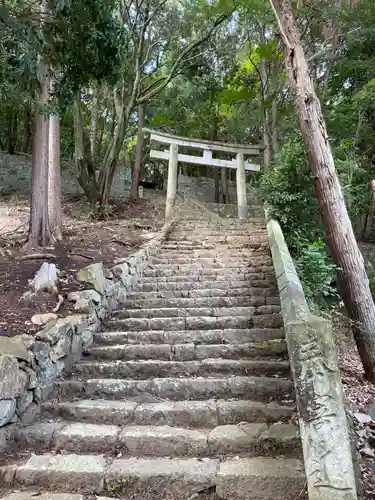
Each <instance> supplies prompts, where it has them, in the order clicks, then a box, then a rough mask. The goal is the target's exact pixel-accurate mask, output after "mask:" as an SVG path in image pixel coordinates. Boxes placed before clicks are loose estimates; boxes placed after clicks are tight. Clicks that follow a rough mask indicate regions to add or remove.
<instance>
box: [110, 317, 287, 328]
mask: <svg viewBox="0 0 375 500" xmlns="http://www.w3.org/2000/svg"><path fill="white" fill-rule="evenodd" d="M282 326H283V322H282V318H281V315H280V314H259V315H251V314H248V315H246V316H235V315H232V316H185V317H176V316H173V317H163V318H127V319H113V320H110V321H108V322H107V328H108V329H110V330H132V331H140V330H164V331H166V330H168V331H171V330H173V331H175V330H217V329H218V330H222V329H228V328H229V329H232V328H245V329H249V328H281V327H282Z"/></svg>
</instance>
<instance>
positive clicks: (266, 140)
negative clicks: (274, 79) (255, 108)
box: [260, 61, 271, 169]
mask: <svg viewBox="0 0 375 500" xmlns="http://www.w3.org/2000/svg"><path fill="white" fill-rule="evenodd" d="M260 73H261V84H262V102H261V106H262V118H263V144H264V146H265V149H264V153H263V156H264V168H265V169H268V168H269V166H270V163H271V135H270V124H269V122H270V119H269V109H268V104H267V97H268V87H269V84H268V72H267V66H266V62H265V61H263V62H262V65H261V70H260Z"/></svg>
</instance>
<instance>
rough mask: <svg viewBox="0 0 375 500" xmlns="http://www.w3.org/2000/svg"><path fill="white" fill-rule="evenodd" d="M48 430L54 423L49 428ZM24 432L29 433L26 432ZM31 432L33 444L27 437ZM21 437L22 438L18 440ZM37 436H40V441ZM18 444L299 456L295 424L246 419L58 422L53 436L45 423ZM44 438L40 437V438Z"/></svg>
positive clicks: (140, 453)
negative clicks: (206, 423)
mask: <svg viewBox="0 0 375 500" xmlns="http://www.w3.org/2000/svg"><path fill="white" fill-rule="evenodd" d="M51 428H53V424H52V426H51ZM27 433H28V434H27ZM33 434H35V436H37V439H36V440H35V442H33V441H32V439H30V435H33ZM23 435H24V436H25V438H26V439H25V441H24V440H23ZM41 436H42V440H41ZM17 438H18V444H19V445H21V446H23V448H24V447H25V445H26V446H27V447H29V448H35V446H40V445H41V446H42V447H43V448H44V449H45V450H51V449H53V450H55V451H57V452H60V453H61V452H64V453H65V452H71V453H73V452H75V451H77V450H79V452H80V453H82V454H85V453H107V454H110V455H112V456H117V455H118V454H119V453H121V455H122V456H123V457H127V456H131V457H138V458H142V457H210V458H214V457H217V456H219V455H221V456H225V455H233V454H241V455H242V456H258V455H260V454H262V455H267V456H274V455H277V454H280V453H282V454H284V455H289V456H296V455H299V454H300V439H299V434H298V428H297V426H295V425H294V424H283V423H275V424H271V425H269V424H267V423H246V422H241V423H239V424H237V425H220V426H217V427H214V428H212V429H208V428H207V429H206V428H200V429H189V428H186V427H178V426H169V425H158V426H152V425H127V426H124V425H121V426H120V425H119V426H117V425H106V424H92V423H85V422H83V423H82V422H66V423H64V422H58V423H56V424H55V429H54V431H53V432H52V434H49V433H46V432H45V425H44V423H43V422H42V423H37V424H34V425H32V426H29V428H28V429H24V430H21V431H20V432H19V434H18V436H17ZM43 438H44V441H43Z"/></svg>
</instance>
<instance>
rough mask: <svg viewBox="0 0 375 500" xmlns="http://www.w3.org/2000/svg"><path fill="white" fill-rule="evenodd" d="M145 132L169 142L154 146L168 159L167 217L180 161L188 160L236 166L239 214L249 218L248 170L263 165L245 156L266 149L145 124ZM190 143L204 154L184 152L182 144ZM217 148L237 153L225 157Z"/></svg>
mask: <svg viewBox="0 0 375 500" xmlns="http://www.w3.org/2000/svg"><path fill="white" fill-rule="evenodd" d="M143 132H145V133H149V134H151V137H150V139H151V141H154V142H157V143H159V144H169V149H167V150H164V151H159V150H156V149H151V151H150V158H157V159H159V160H168V161H169V165H168V182H167V200H166V208H165V218H166V219H169V218H170V217H171V215H172V210H173V207H174V204H175V200H176V190H177V164H178V162H179V161H181V162H184V163H193V164H195V165H208V166H211V167H219V168H235V169H236V187H237V205H238V218H239V219H246V218H247V214H248V207H247V195H246V174H245V172H246V170H252V171H255V172H259V170H260V165H254V164H253V163H249V162H248V161H246V160H245V156H250V155H258V154H259V153H260V152H261V151H263V150H264V146H261V145H247V144H226V143H224V142H215V141H205V140H201V139H189V138H187V137H177V136H175V135H171V134H166V133H164V132H159V131H157V130H152V129H148V128H144V129H143ZM179 146H183V147H189V148H193V149H202V150H203V156H193V155H188V154H181V153H179V152H178V147H179ZM213 151H218V152H225V153H229V154H231V155H233V156H234V158H233V159H232V160H223V159H220V158H214V157H213V155H212V153H213Z"/></svg>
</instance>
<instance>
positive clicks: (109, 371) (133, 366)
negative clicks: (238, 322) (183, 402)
mask: <svg viewBox="0 0 375 500" xmlns="http://www.w3.org/2000/svg"><path fill="white" fill-rule="evenodd" d="M185 345H189V344H185ZM75 373H77V374H80V375H82V376H83V377H84V378H96V377H108V378H132V379H144V378H146V377H147V378H153V377H159V378H162V377H187V376H190V377H210V376H226V375H235V376H247V375H261V376H269V377H284V378H287V377H288V376H289V362H288V361H274V360H271V361H270V360H242V359H240V360H237V359H220V358H213V359H204V360H201V361H197V360H194V361H160V360H157V359H156V360H154V359H151V360H139V361H133V360H131V361H121V360H116V361H83V362H82V361H81V362H80V363H79V364H78V365H77V366H76V367H75Z"/></svg>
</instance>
